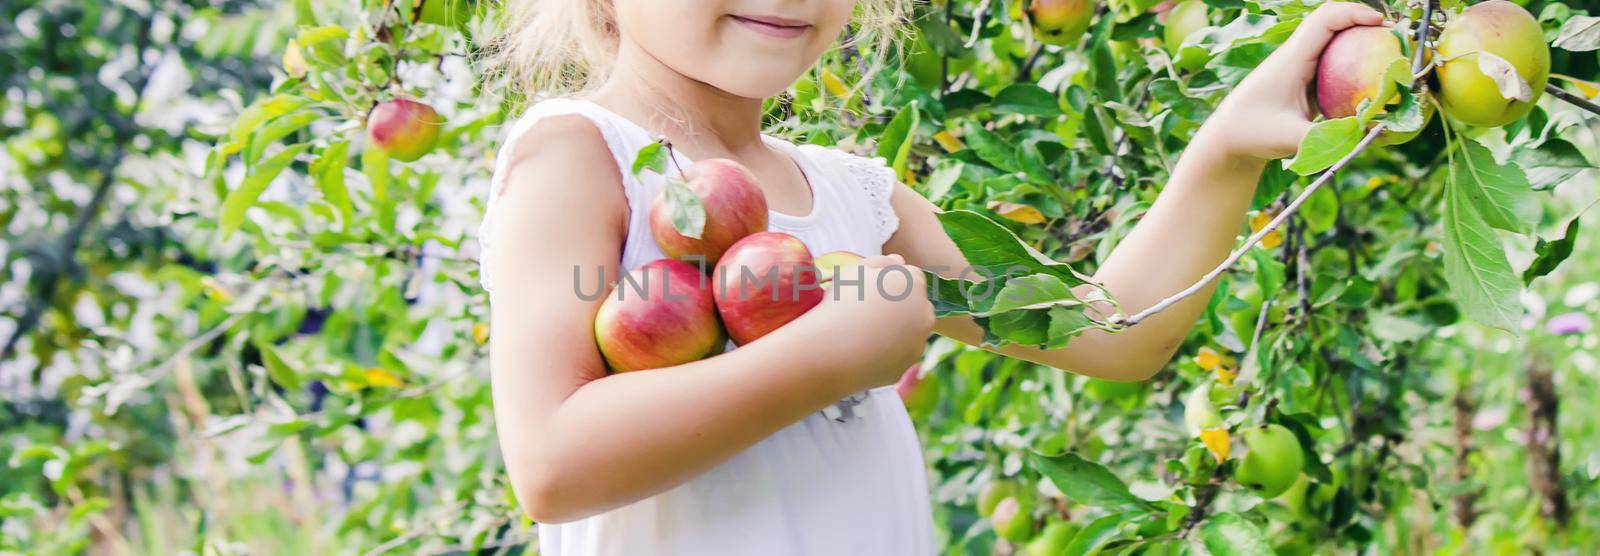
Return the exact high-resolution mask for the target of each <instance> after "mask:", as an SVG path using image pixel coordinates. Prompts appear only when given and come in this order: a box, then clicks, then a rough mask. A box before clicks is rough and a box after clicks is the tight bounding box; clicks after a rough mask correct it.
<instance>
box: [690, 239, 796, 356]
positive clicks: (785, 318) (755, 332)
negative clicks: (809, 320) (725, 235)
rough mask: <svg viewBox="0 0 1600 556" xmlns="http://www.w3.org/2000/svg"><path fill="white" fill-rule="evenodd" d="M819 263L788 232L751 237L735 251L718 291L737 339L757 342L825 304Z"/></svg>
mask: <svg viewBox="0 0 1600 556" xmlns="http://www.w3.org/2000/svg"><path fill="white" fill-rule="evenodd" d="M813 264H814V263H813V261H812V259H811V252H810V251H809V250H807V249H806V245H805V243H803V242H801V241H800V238H797V237H794V236H792V235H789V234H785V233H782V232H761V233H756V234H751V235H749V236H746V237H745V238H744V239H741V240H739V241H738V242H737V243H734V244H733V246H732V247H729V248H728V250H727V252H725V253H723V255H722V258H721V259H720V260H719V261H718V262H717V268H716V271H715V272H714V274H713V275H712V283H713V284H714V289H713V292H712V293H713V295H714V296H715V298H716V303H717V313H718V314H720V315H722V322H723V323H724V324H725V325H726V326H727V329H728V335H729V336H730V337H732V338H733V341H734V342H735V343H737V344H740V345H743V344H748V343H750V342H753V341H755V340H756V339H757V338H760V337H762V336H765V335H767V333H769V332H772V331H773V330H777V329H778V327H780V326H783V325H785V324H788V323H789V321H792V320H794V319H795V318H796V317H799V316H800V315H802V314H804V313H805V312H806V311H809V310H811V308H812V307H815V306H816V305H817V304H818V303H821V302H822V297H823V292H822V289H821V288H820V287H819V286H818V284H817V269H816V268H815V267H814V266H813Z"/></svg>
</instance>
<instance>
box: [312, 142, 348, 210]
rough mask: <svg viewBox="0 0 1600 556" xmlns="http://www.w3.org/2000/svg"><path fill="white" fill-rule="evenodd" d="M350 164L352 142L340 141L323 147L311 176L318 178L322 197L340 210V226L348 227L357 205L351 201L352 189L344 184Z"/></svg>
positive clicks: (313, 165) (318, 187)
mask: <svg viewBox="0 0 1600 556" xmlns="http://www.w3.org/2000/svg"><path fill="white" fill-rule="evenodd" d="M349 164H350V143H349V142H347V141H339V142H336V143H334V144H332V145H328V148H326V149H323V151H322V156H319V157H317V161H316V162H313V163H311V176H312V178H313V179H315V180H317V189H318V190H319V191H321V192H322V198H323V199H324V200H326V201H327V202H328V204H330V205H333V207H334V208H336V209H338V210H339V224H340V226H343V227H346V228H348V227H349V226H350V218H351V217H352V216H353V215H354V213H355V207H354V206H352V205H351V203H350V189H349V188H347V187H345V184H344V170H345V168H346V167H347V166H348V165H349Z"/></svg>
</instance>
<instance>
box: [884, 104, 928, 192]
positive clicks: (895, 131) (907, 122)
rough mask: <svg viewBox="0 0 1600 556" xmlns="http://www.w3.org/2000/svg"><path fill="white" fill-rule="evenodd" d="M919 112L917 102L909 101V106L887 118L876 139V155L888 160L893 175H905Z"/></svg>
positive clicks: (919, 118)
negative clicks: (887, 121)
mask: <svg viewBox="0 0 1600 556" xmlns="http://www.w3.org/2000/svg"><path fill="white" fill-rule="evenodd" d="M920 112H921V111H920V110H918V109H917V102H916V101H911V105H910V106H907V107H905V108H903V109H901V110H900V113H898V114H895V116H894V119H892V120H889V125H888V126H887V127H885V128H884V130H883V135H882V136H881V137H880V138H879V140H878V156H881V157H883V158H884V159H885V160H888V161H889V167H890V168H893V169H894V175H895V176H903V175H905V171H906V162H907V160H908V159H909V158H910V157H911V146H912V145H913V144H915V143H916V135H917V125H918V124H920V123H921V121H922V119H921V116H920V115H919V114H920Z"/></svg>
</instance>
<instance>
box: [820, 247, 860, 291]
mask: <svg viewBox="0 0 1600 556" xmlns="http://www.w3.org/2000/svg"><path fill="white" fill-rule="evenodd" d="M863 258H864V257H862V256H861V255H857V254H855V253H851V252H849V251H830V252H827V253H823V254H821V255H817V257H816V258H815V259H814V260H812V264H813V265H814V266H816V267H817V282H818V283H821V284H826V283H828V282H832V281H833V278H834V276H837V275H838V274H839V273H840V272H842V271H843V269H845V268H848V267H853V266H856V265H858V264H860V263H861V260H862V259H863Z"/></svg>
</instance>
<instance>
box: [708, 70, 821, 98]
mask: <svg viewBox="0 0 1600 556" xmlns="http://www.w3.org/2000/svg"><path fill="white" fill-rule="evenodd" d="M799 79H800V73H794V74H783V75H776V74H773V73H771V72H768V71H762V72H751V73H746V74H742V75H741V74H737V73H733V74H723V75H721V76H718V78H716V79H705V80H702V81H703V82H704V83H707V84H709V85H711V86H713V87H716V88H717V89H719V90H721V91H722V92H725V93H728V94H730V95H734V96H737V97H741V98H751V99H765V98H769V97H774V96H777V95H779V94H782V93H783V92H784V91H787V90H789V86H790V85H793V84H794V83H795V81H798V80H799Z"/></svg>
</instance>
